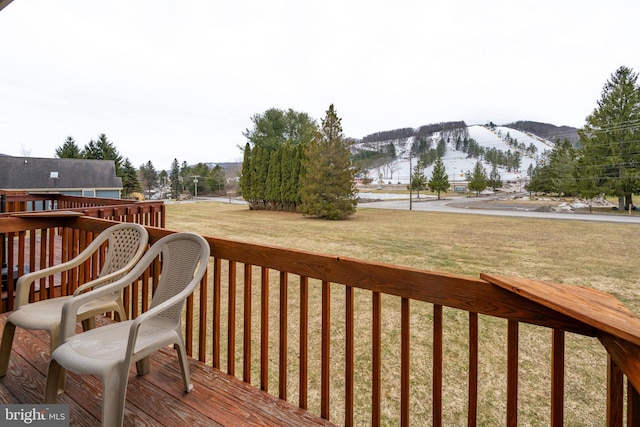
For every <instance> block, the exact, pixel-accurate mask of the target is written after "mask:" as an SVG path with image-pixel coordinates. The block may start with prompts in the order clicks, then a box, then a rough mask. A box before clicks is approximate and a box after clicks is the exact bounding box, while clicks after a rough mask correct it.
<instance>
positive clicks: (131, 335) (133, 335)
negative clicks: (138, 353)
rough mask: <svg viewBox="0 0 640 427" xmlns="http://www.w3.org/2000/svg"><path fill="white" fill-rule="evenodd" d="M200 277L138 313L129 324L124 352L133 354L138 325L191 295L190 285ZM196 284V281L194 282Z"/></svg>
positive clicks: (191, 287)
mask: <svg viewBox="0 0 640 427" xmlns="http://www.w3.org/2000/svg"><path fill="white" fill-rule="evenodd" d="M200 280H201V279H196V278H194V279H193V280H192V282H191V284H190V285H189V286H187V287H186V288H185V289H183V290H182V291H180V292H178V293H177V294H176V295H174V296H172V297H171V298H169V299H167V300H166V301H163V302H162V303H160V304H158V305H156V306H155V307H153V308H150V309H149V310H147V311H145V312H144V313H142V314H140V315H139V316H138V317H136V318H135V319H134V320H133V321H132V322H131V326H130V327H129V341H128V343H127V353H126V354H131V355H133V354H135V351H134V350H135V348H136V347H135V346H136V340H137V338H138V329H139V328H140V326H142V324H143V323H144V322H146V321H148V320H149V319H152V318H154V317H156V316H157V315H158V314H160V313H162V312H163V311H165V310H168V309H170V308H171V307H173V306H174V305H176V304H180V303H181V302H183V301H184V300H186V299H187V297H188V296H189V295H191V294H192V293H193V287H194V286H191V285H193V282H194V281H195V282H200ZM196 284H197V283H196Z"/></svg>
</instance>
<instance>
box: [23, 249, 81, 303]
mask: <svg viewBox="0 0 640 427" xmlns="http://www.w3.org/2000/svg"><path fill="white" fill-rule="evenodd" d="M89 255H90V254H89ZM86 258H88V257H86ZM86 258H84V259H79V257H76V258H74V259H72V260H69V261H67V262H64V263H62V264H58V265H52V266H50V267H46V268H43V269H41V270H38V271H32V272H31V273H27V274H24V275H22V276H20V277H19V278H18V281H17V282H16V299H15V301H16V302H15V304H16V308H18V307H20V306H23V305H25V304H28V303H29V291H30V290H31V286H32V285H33V284H34V283H35V282H36V281H37V280H40V279H44V278H45V277H49V276H52V275H54V274H57V273H60V272H63V271H68V270H71V269H72V268H74V267H77V266H78V265H79V264H81V263H83V262H84V261H86Z"/></svg>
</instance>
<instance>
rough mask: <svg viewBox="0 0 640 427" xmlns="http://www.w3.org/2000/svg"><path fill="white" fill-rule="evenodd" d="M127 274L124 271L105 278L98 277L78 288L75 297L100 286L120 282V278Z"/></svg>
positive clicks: (110, 274)
mask: <svg viewBox="0 0 640 427" xmlns="http://www.w3.org/2000/svg"><path fill="white" fill-rule="evenodd" d="M125 273H126V271H125V272H123V271H114V272H113V273H109V274H107V275H105V276H102V277H98V278H97V279H95V280H91V281H89V282H87V283H83V284H82V285H80V286H78V287H77V288H76V290H75V291H74V292H73V295H74V296H76V295H80V294H82V293H85V291H87V290H88V289H92V288H94V287H96V286H98V285H102V284H103V283H109V282H113V281H116V280H118V279H119V278H120V277H122V276H124V274H125Z"/></svg>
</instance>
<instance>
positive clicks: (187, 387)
mask: <svg viewBox="0 0 640 427" xmlns="http://www.w3.org/2000/svg"><path fill="white" fill-rule="evenodd" d="M173 348H175V349H176V351H177V352H178V361H179V362H180V370H181V371H182V381H184V391H185V392H186V393H189V392H190V391H191V390H193V384H191V373H190V371H189V359H188V358H187V352H186V350H185V348H184V343H182V342H180V343H176V344H174V345H173Z"/></svg>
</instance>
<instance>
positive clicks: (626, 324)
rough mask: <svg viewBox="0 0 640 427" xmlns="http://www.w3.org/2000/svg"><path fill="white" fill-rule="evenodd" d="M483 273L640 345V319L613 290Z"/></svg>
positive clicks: (569, 314)
mask: <svg viewBox="0 0 640 427" xmlns="http://www.w3.org/2000/svg"><path fill="white" fill-rule="evenodd" d="M480 277H481V278H482V279H484V280H486V281H487V282H489V283H493V284H495V285H497V286H500V287H501V288H504V289H506V290H508V291H509V292H513V293H515V294H517V295H521V296H522V297H524V298H526V299H528V300H531V301H535V302H537V303H540V304H542V305H544V306H545V307H549V308H551V309H552V310H554V311H556V312H559V313H563V314H566V315H567V316H570V317H572V318H574V319H576V320H579V321H581V322H584V323H586V324H587V325H591V326H593V327H594V328H597V329H598V330H600V331H603V332H606V333H608V334H611V335H613V336H615V337H618V338H622V339H624V340H626V341H629V342H631V343H634V344H636V345H640V319H638V318H637V317H636V316H635V315H634V314H633V313H632V312H631V311H629V309H627V307H625V306H624V304H622V303H621V302H620V301H619V300H618V299H617V298H615V297H614V296H613V295H611V294H608V293H606V292H602V291H599V290H597V289H592V288H585V287H582V286H575V285H568V284H563V285H560V284H557V283H551V282H543V281H540V280H531V279H523V278H514V277H506V276H499V275H493V274H484V273H482V274H480Z"/></svg>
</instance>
